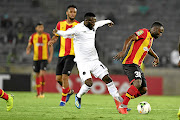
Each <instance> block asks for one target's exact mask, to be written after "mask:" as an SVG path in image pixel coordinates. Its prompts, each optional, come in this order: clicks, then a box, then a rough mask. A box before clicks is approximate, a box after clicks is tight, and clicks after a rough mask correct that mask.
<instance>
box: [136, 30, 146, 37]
mask: <svg viewBox="0 0 180 120" xmlns="http://www.w3.org/2000/svg"><path fill="white" fill-rule="evenodd" d="M143 33H144V31H143V30H140V31H137V32H136V34H137V35H138V36H140V35H142V34H143Z"/></svg>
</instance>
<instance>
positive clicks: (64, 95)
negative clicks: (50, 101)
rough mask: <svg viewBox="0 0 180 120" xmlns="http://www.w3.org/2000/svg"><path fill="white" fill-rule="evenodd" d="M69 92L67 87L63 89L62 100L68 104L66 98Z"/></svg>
mask: <svg viewBox="0 0 180 120" xmlns="http://www.w3.org/2000/svg"><path fill="white" fill-rule="evenodd" d="M69 91H70V88H69V87H67V88H64V87H62V98H61V101H63V102H66V96H67V94H68V93H69Z"/></svg>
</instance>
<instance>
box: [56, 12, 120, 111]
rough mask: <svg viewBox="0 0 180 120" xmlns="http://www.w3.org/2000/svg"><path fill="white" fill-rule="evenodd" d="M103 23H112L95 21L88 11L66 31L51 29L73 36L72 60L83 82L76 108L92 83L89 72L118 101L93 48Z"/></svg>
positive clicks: (79, 105)
mask: <svg viewBox="0 0 180 120" xmlns="http://www.w3.org/2000/svg"><path fill="white" fill-rule="evenodd" d="M105 24H108V26H109V27H111V26H113V24H114V23H113V22H112V21H111V20H101V21H98V22H96V16H95V15H94V14H93V13H91V12H89V13H86V14H85V16H84V21H82V22H81V23H80V24H78V25H76V26H75V27H73V28H69V29H68V30H67V31H61V30H58V31H57V29H55V30H53V33H54V34H58V35H60V36H63V37H74V41H73V42H74V51H75V59H74V61H75V62H76V63H77V67H78V70H79V76H80V78H81V80H82V82H83V85H82V86H81V89H80V90H79V92H78V93H77V94H76V96H75V106H76V107H77V108H78V109H80V108H81V97H82V96H83V95H84V94H85V93H87V92H88V91H89V90H90V89H91V87H92V85H93V80H92V76H91V73H92V74H93V75H94V76H95V77H96V78H100V79H101V80H103V81H104V82H105V83H106V85H107V88H108V91H109V93H110V95H112V97H113V98H114V99H115V100H116V101H120V100H119V97H120V95H119V93H118V90H117V88H116V87H115V85H114V83H113V81H112V79H111V78H110V76H109V73H108V69H107V68H106V66H104V65H103V64H102V63H101V62H100V61H99V57H98V53H97V51H96V48H95V34H96V30H97V28H98V27H101V26H103V25H105ZM117 105H118V106H116V107H117V108H118V107H119V104H117Z"/></svg>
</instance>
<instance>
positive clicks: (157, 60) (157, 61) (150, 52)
mask: <svg viewBox="0 0 180 120" xmlns="http://www.w3.org/2000/svg"><path fill="white" fill-rule="evenodd" d="M148 54H149V55H151V56H153V57H154V61H153V66H154V67H156V66H157V65H158V64H159V57H158V56H157V54H156V53H155V52H154V51H153V49H152V48H150V49H149V51H148Z"/></svg>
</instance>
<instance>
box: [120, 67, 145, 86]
mask: <svg viewBox="0 0 180 120" xmlns="http://www.w3.org/2000/svg"><path fill="white" fill-rule="evenodd" d="M123 70H124V73H125V74H126V75H127V76H128V78H129V82H130V84H132V83H133V81H134V80H137V79H140V80H142V86H141V87H147V83H146V78H145V77H144V73H143V72H142V70H141V68H140V67H139V66H138V65H136V64H123Z"/></svg>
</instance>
